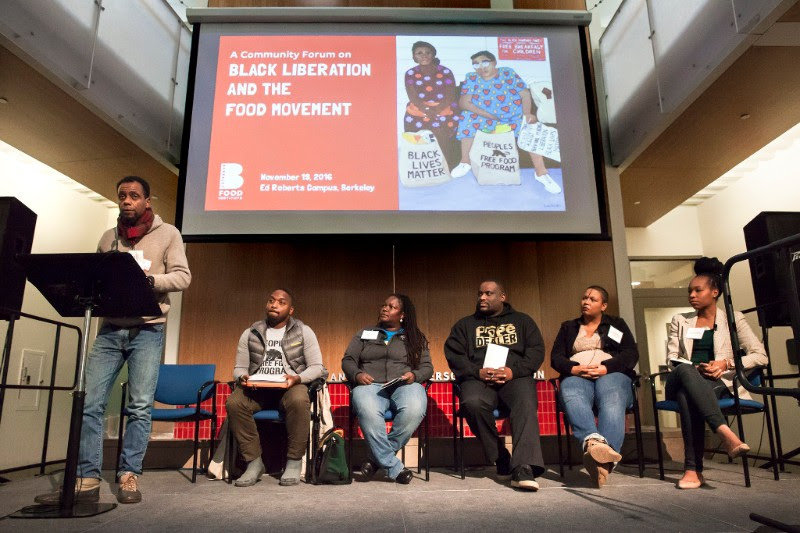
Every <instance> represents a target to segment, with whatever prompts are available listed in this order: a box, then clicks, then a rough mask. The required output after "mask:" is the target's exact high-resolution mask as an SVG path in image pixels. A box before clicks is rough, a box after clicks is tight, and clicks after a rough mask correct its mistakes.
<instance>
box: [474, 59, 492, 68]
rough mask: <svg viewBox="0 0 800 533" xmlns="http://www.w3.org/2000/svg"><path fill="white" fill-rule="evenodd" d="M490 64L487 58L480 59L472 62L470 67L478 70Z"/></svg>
mask: <svg viewBox="0 0 800 533" xmlns="http://www.w3.org/2000/svg"><path fill="white" fill-rule="evenodd" d="M491 64H492V62H491V61H489V60H488V59H484V60H483V61H481V62H479V63H473V64H472V68H474V69H475V70H478V69H479V68H484V67H488V66H489V65H491Z"/></svg>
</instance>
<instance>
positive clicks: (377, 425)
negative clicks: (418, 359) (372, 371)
mask: <svg viewBox="0 0 800 533" xmlns="http://www.w3.org/2000/svg"><path fill="white" fill-rule="evenodd" d="M381 385H382V384H380V383H373V384H371V385H359V386H357V387H356V388H354V389H353V405H352V406H351V408H352V409H354V410H355V413H356V416H358V424H359V425H360V426H361V431H362V432H363V433H364V439H365V440H366V441H367V444H368V445H369V449H370V452H371V454H372V457H373V458H374V459H375V461H376V462H377V463H378V464H379V465H380V466H381V468H385V469H386V472H387V474H388V475H389V478H391V479H395V478H396V477H397V475H398V474H399V473H400V471H401V470H403V468H405V466H403V463H402V462H401V461H400V459H398V458H397V452H398V451H399V450H400V449H402V448H403V446H405V445H406V443H407V442H408V439H410V438H411V435H413V434H414V431H416V429H417V427H419V424H420V422H422V419H423V418H424V417H425V412H426V411H427V409H428V395H427V393H426V392H425V387H423V386H422V385H420V384H419V383H411V384H410V385H399V386H397V387H394V388H393V389H390V390H388V391H385V390H383V391H382V390H381ZM389 409H391V411H392V412H393V413H394V421H393V422H392V429H391V431H389V434H388V435H387V434H386V420H385V419H384V418H383V413H385V412H386V411H388V410H389Z"/></svg>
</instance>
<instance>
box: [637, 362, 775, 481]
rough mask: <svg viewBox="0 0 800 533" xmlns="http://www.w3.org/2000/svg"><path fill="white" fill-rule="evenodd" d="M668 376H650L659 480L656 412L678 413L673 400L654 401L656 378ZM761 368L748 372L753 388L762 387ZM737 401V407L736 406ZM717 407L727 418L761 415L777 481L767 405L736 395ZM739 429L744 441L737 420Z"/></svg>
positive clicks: (747, 477) (661, 471) (746, 476)
mask: <svg viewBox="0 0 800 533" xmlns="http://www.w3.org/2000/svg"><path fill="white" fill-rule="evenodd" d="M667 374H669V372H659V373H657V374H653V375H651V376H650V391H651V394H652V398H653V417H654V418H655V426H656V448H658V477H659V479H661V480H663V479H664V457H663V452H662V451H661V427H660V424H659V421H658V412H659V411H669V412H673V413H679V412H680V410H679V409H678V402H676V401H674V400H663V401H660V402H659V401H656V381H655V380H656V378H658V377H661V378H662V379H664V377H663V376H665V375H667ZM763 374H764V370H763V368H756V369H754V370H751V371H750V374H749V376H748V377H749V380H750V383H751V384H752V385H753V386H755V387H761V386H763ZM737 379H738V378H734V381H733V384H734V387H736V386H737V385H736V383H737ZM737 400H738V405H737ZM719 407H720V410H722V414H723V415H724V416H725V417H726V418H728V417H731V416H734V417H737V418H739V415H749V414H760V413H763V414H764V417H765V419H766V423H767V435H768V436H769V452H770V457H771V459H772V462H771V464H772V471H773V475H774V477H775V480H776V481H777V480H778V462H777V461H776V458H775V439H774V436H773V433H772V417H771V416H770V413H769V404H768V403H762V402H757V401H755V400H742V399H740V398H739V395H738V394H736V395H735V396H734V397H733V398H721V399H720V400H719ZM739 428H740V434H739V438H740V439H742V440H744V428H743V427H742V425H741V419H740V418H739ZM706 451H710V452H713V453H716V452H718V451H719V450H717V449H712V450H706ZM747 457H748V455H747V454H745V455H743V456H742V470H743V473H744V484H745V487H749V486H750V469H749V468H748V465H747Z"/></svg>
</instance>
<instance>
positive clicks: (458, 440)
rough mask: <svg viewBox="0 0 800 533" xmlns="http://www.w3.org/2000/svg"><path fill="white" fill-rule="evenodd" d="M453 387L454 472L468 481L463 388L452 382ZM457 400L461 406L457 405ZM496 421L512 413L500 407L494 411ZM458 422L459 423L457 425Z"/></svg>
mask: <svg viewBox="0 0 800 533" xmlns="http://www.w3.org/2000/svg"><path fill="white" fill-rule="evenodd" d="M451 384H452V386H453V392H452V401H453V411H452V413H453V470H456V471H458V472H459V473H460V474H461V479H466V477H467V475H466V472H465V469H464V414H463V413H462V412H461V405H460V402H461V386H460V385H459V384H458V383H456V382H455V381H452V382H451ZM456 399H458V400H459V404H458V405H456ZM492 415H493V416H494V419H495V421H497V420H503V419H505V418H508V417H509V415H510V413H509V412H508V409H505V408H504V407H498V408H497V409H495V410H494V411H492ZM456 420H457V421H458V422H457V423H456Z"/></svg>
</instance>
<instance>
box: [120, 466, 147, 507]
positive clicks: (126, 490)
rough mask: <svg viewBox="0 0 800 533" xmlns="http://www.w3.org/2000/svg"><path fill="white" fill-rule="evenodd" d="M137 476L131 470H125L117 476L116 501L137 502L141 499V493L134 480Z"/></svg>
mask: <svg viewBox="0 0 800 533" xmlns="http://www.w3.org/2000/svg"><path fill="white" fill-rule="evenodd" d="M137 478H138V476H137V475H136V474H134V473H132V472H125V473H124V474H122V475H121V476H120V477H119V490H118V491H117V501H118V502H119V503H139V502H140V501H142V493H141V492H139V486H138V483H137V481H136V479H137Z"/></svg>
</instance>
